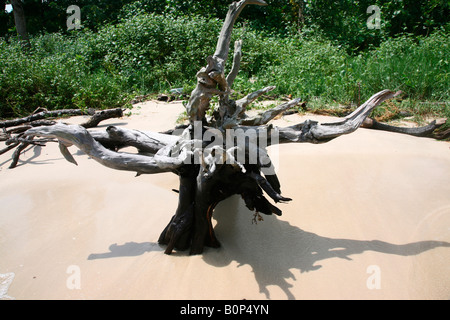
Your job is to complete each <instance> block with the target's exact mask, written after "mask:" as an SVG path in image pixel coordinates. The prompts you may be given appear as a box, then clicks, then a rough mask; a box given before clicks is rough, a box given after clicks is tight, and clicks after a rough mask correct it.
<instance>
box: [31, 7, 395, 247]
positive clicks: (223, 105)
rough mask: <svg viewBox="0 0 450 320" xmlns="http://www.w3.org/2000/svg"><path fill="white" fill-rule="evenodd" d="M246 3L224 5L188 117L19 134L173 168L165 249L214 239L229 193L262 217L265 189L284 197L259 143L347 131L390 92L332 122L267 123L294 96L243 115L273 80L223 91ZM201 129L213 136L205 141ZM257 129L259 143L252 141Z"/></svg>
mask: <svg viewBox="0 0 450 320" xmlns="http://www.w3.org/2000/svg"><path fill="white" fill-rule="evenodd" d="M247 4H257V5H266V3H265V2H264V1H262V0H241V1H239V2H234V3H232V4H231V5H230V7H229V11H228V13H227V16H226V18H225V22H224V25H223V27H222V29H221V32H220V35H219V39H218V42H217V46H216V50H215V53H214V55H212V56H210V57H208V58H207V65H206V67H203V68H201V69H200V70H199V72H198V73H197V74H196V77H197V86H196V88H195V89H194V90H193V92H192V93H191V97H190V99H189V101H188V103H187V106H186V111H187V113H188V116H189V125H186V126H183V127H181V128H178V129H177V130H170V131H166V132H164V133H154V132H143V131H138V130H130V129H124V128H119V127H115V126H109V127H108V128H107V129H106V131H88V130H86V129H85V128H83V127H82V126H77V125H64V124H61V123H57V124H54V125H51V126H43V127H38V128H31V129H29V130H28V131H26V132H25V136H26V137H28V138H27V139H32V137H34V136H44V137H49V138H54V139H57V140H58V141H59V143H60V144H59V146H60V150H61V152H62V154H63V155H64V157H65V158H66V159H67V160H68V161H69V162H72V163H74V164H76V161H75V159H74V158H73V157H72V155H71V154H70V152H69V150H68V149H67V147H68V146H70V145H75V146H76V147H78V148H79V149H80V150H82V151H83V152H85V153H86V154H88V155H89V156H90V157H91V158H92V159H94V160H95V161H97V162H99V163H101V164H102V165H104V166H107V167H110V168H112V169H117V170H127V171H135V172H137V173H138V175H139V174H155V173H160V172H173V173H175V174H177V175H178V176H179V179H180V180H179V184H180V185H179V199H178V206H177V209H176V211H175V214H174V216H173V217H172V218H171V220H170V222H169V223H168V225H167V226H166V228H165V229H164V230H163V231H162V233H161V235H160V237H159V239H158V242H159V243H160V244H162V245H166V246H167V247H166V250H165V253H166V254H171V253H172V252H173V250H187V249H190V254H200V253H202V252H203V249H204V247H205V246H209V247H219V246H220V243H219V241H218V239H217V238H216V236H215V234H214V228H213V225H212V221H211V219H212V215H213V212H214V208H215V207H216V205H217V204H218V203H219V202H221V201H223V200H224V199H226V198H228V197H230V196H232V195H235V194H238V195H240V196H241V197H242V199H243V200H244V203H245V205H246V207H247V208H249V209H250V210H252V211H255V213H254V217H253V219H254V221H255V222H256V221H258V220H259V221H261V220H262V217H261V216H260V213H262V214H266V215H272V214H275V215H281V214H282V211H281V210H280V209H279V208H277V207H276V206H274V205H273V204H272V203H271V202H270V201H269V200H268V199H267V198H266V196H268V197H269V198H270V199H271V200H272V201H274V202H275V203H283V202H289V201H290V200H291V199H290V198H288V197H285V196H282V195H281V185H280V181H279V180H278V177H277V176H276V174H275V172H272V171H270V170H267V169H268V168H271V165H272V163H271V160H270V158H269V156H268V153H267V151H266V147H267V146H270V145H273V144H277V143H324V142H328V141H330V140H332V139H334V138H336V137H338V136H341V135H344V134H349V133H351V132H354V131H355V130H357V129H358V128H359V127H360V126H361V124H362V123H363V122H364V120H365V119H366V118H367V117H368V116H369V114H370V113H371V112H372V110H373V109H374V108H375V107H376V106H377V105H379V104H380V103H382V102H383V101H385V100H386V99H389V98H392V97H394V96H395V95H396V94H395V93H394V92H392V91H389V90H383V91H381V92H378V93H376V94H374V95H373V96H372V97H371V98H369V99H368V100H367V101H366V102H365V103H364V104H363V105H361V106H360V107H359V108H357V109H356V110H355V111H354V112H352V113H351V114H350V115H348V116H346V117H344V118H342V119H340V120H339V121H336V122H332V123H319V122H318V121H310V120H307V121H305V122H303V123H299V124H296V125H293V126H289V127H286V128H278V127H273V126H271V125H268V123H269V122H270V120H272V119H273V118H274V117H276V116H277V115H279V114H281V113H283V112H285V111H286V110H288V109H290V108H292V107H294V106H296V105H298V103H300V101H301V100H300V99H292V100H290V101H288V102H286V103H283V104H281V105H279V106H277V107H275V108H272V109H270V110H267V111H265V112H262V113H261V114H259V115H257V116H254V117H247V116H246V115H245V110H246V108H247V107H248V105H250V104H251V103H252V102H254V101H255V100H256V99H257V98H258V97H261V96H262V95H263V94H265V93H267V92H269V91H271V90H273V88H274V87H271V86H269V87H266V88H263V89H261V90H258V91H256V92H253V93H251V94H249V95H247V96H245V97H243V98H241V99H238V100H233V99H231V98H230V93H231V88H232V85H233V82H234V80H235V78H236V76H237V74H238V72H239V67H240V62H241V58H242V41H237V42H235V54H234V58H233V66H232V68H231V71H230V72H229V74H228V76H227V77H225V75H224V70H225V64H226V61H227V59H228V54H229V46H230V41H231V33H232V29H233V26H234V23H235V21H236V19H237V17H238V16H239V14H240V12H241V11H242V9H243V8H244V7H245V6H246V5H247ZM213 96H218V97H219V104H218V107H217V109H216V110H215V111H214V113H213V116H212V117H211V119H207V117H206V112H207V110H208V109H209V108H210V101H211V98H212V97H213ZM272 130H274V132H275V133H276V135H275V136H274V137H273V136H272V135H271V134H269V131H270V132H272ZM238 132H239V134H242V135H243V136H244V137H243V138H244V139H243V140H242V141H243V142H241V143H239V142H237V141H238V140H239V139H240V138H242V136H238V135H237V134H236V133H238ZM230 133H232V134H230ZM249 133H253V134H254V136H255V137H256V140H255V141H252V140H251V139H250V138H249V139H246V137H245V136H246V134H249ZM199 134H200V135H201V137H199V136H198V135H199ZM206 136H208V137H210V138H211V137H215V138H214V139H217V140H214V142H215V143H211V142H212V141H210V140H208V138H207V137H206ZM230 136H231V138H230V139H231V143H230V141H228V138H229V137H230ZM262 137H263V138H265V143H266V144H265V145H264V146H261V145H259V144H258V141H260V140H259V139H260V138H262ZM25 142H26V141H25ZM125 147H135V148H136V149H137V150H138V152H139V153H138V154H130V153H125V152H119V150H120V149H122V148H125ZM240 153H241V154H240ZM240 155H242V157H240ZM252 157H253V160H252Z"/></svg>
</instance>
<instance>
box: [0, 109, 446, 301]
mask: <svg viewBox="0 0 450 320" xmlns="http://www.w3.org/2000/svg"><path fill="white" fill-rule="evenodd" d="M182 111H183V106H182V104H181V103H169V104H168V103H159V102H145V103H140V104H137V105H135V106H134V108H133V110H132V112H131V115H130V116H127V117H124V118H122V119H111V120H108V121H105V122H103V123H102V124H101V126H100V129H104V128H105V127H106V126H107V125H110V124H116V125H120V126H124V127H129V128H135V129H143V130H153V131H160V130H165V129H169V128H172V127H173V126H174V123H175V121H176V119H177V118H178V116H179V114H180V113H181V112H182ZM306 118H310V119H312V118H315V119H319V120H324V119H325V118H324V117H313V116H307V117H306ZM304 119H305V117H300V116H298V115H291V116H286V117H283V118H281V119H278V120H276V121H274V123H275V124H277V125H281V126H283V125H289V124H293V123H296V122H300V121H303V120H304ZM64 121H65V122H68V123H80V122H82V121H83V117H74V118H70V119H66V120H64ZM0 147H3V144H2V145H1V146H0ZM70 150H71V152H72V153H73V154H74V157H75V158H76V160H77V162H78V166H74V165H73V164H71V163H69V162H67V161H66V160H65V159H64V158H63V156H62V155H61V154H60V153H59V150H58V147H57V145H56V144H48V145H47V146H46V147H45V148H34V149H29V150H27V151H26V153H25V155H23V156H22V157H21V161H20V162H19V166H18V167H17V168H15V169H12V170H11V169H8V166H9V164H10V156H11V154H10V153H9V154H7V155H2V156H0V257H1V259H0V295H1V296H0V299H12V298H14V299H164V300H165V299H194V300H198V299H263V300H264V299H274V300H275V299H282V300H284V299H449V298H450V276H449V274H450V144H449V143H447V142H439V141H435V140H432V139H427V138H416V137H411V136H407V135H401V134H394V133H388V132H382V131H375V130H369V129H358V130H357V131H356V132H355V133H352V134H350V135H346V136H342V137H339V138H337V139H335V140H333V141H331V142H329V143H326V144H322V145H312V144H286V145H281V146H277V147H270V152H271V154H272V155H273V158H274V161H275V162H276V163H277V172H278V176H279V179H280V181H281V184H282V193H283V195H285V196H287V197H290V198H293V201H292V202H290V203H288V204H281V205H279V207H280V208H281V209H282V210H283V215H282V216H281V217H276V216H264V217H263V218H264V221H260V222H258V223H257V224H252V218H253V213H252V212H250V211H249V210H248V209H246V208H245V206H244V205H243V201H242V200H241V199H240V198H239V197H237V196H236V197H232V198H229V199H227V200H226V201H223V202H222V203H220V204H219V206H218V207H217V209H216V211H215V213H214V219H213V222H214V224H215V230H216V235H217V237H218V238H219V240H220V241H221V244H222V247H221V248H220V249H212V248H206V249H205V252H204V253H203V254H202V255H198V256H188V255H187V252H174V254H172V255H170V256H168V255H165V254H164V249H165V248H164V247H162V246H160V245H158V243H157V240H158V237H159V234H160V232H161V231H162V229H163V228H164V227H165V226H166V224H167V223H168V221H169V220H170V218H171V216H172V215H173V214H174V212H175V209H176V206H177V199H178V198H177V194H176V193H174V192H173V191H171V189H172V188H177V187H178V179H177V176H175V175H173V174H170V173H167V174H158V175H142V176H140V177H135V176H134V174H133V173H131V172H122V171H115V170H111V169H108V168H105V167H103V166H101V165H99V164H98V163H96V162H95V161H93V160H91V159H89V158H88V157H87V156H86V155H84V154H83V153H81V152H79V151H77V149H75V148H74V147H71V148H70Z"/></svg>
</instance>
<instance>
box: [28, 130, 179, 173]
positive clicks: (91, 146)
mask: <svg viewBox="0 0 450 320" xmlns="http://www.w3.org/2000/svg"><path fill="white" fill-rule="evenodd" d="M25 134H26V135H27V136H29V137H32V136H44V137H50V138H56V139H58V140H59V141H61V142H62V143H63V144H64V145H65V146H67V145H72V144H73V145H75V146H76V147H78V148H79V149H80V150H81V151H83V152H84V153H86V154H87V155H89V156H90V157H91V158H92V159H94V160H95V161H97V162H99V163H101V164H102V165H104V166H106V167H109V168H112V169H116V170H125V171H135V172H137V173H138V174H153V173H160V172H171V171H175V170H176V169H178V168H179V167H180V166H182V164H183V159H182V156H183V155H181V156H180V157H178V158H172V157H166V156H161V155H158V154H157V155H155V156H154V157H149V156H143V155H138V154H129V153H121V152H114V151H111V150H109V149H107V148H105V147H103V146H102V145H101V144H100V143H99V142H97V141H96V140H95V139H94V138H93V137H92V136H91V135H90V134H89V132H88V131H87V130H86V129H85V128H83V127H81V126H78V125H65V124H62V123H58V124H55V125H53V126H46V127H38V128H32V129H30V130H28V131H27V132H26V133H25ZM65 157H66V155H65ZM66 158H67V157H66Z"/></svg>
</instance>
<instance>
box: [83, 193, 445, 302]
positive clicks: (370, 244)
mask: <svg viewBox="0 0 450 320" xmlns="http://www.w3.org/2000/svg"><path fill="white" fill-rule="evenodd" d="M222 203H223V205H222V204H220V205H219V206H218V207H217V208H216V211H215V212H214V215H215V219H216V221H217V224H216V226H215V232H216V235H217V237H218V239H219V241H221V244H222V247H221V248H219V249H212V248H206V249H205V252H204V253H203V260H204V261H205V262H206V263H208V264H210V265H212V266H215V267H224V266H227V265H229V264H230V263H231V262H232V261H236V262H237V263H238V264H239V266H242V265H249V266H251V268H252V271H253V274H254V276H255V280H256V281H257V283H258V285H259V288H260V292H262V293H264V294H265V295H266V297H267V298H270V294H269V291H268V289H267V287H268V286H271V285H275V286H278V287H279V288H280V289H282V290H283V291H284V293H285V294H286V296H287V298H288V299H295V297H294V296H293V294H292V292H291V291H290V289H289V288H290V287H292V285H291V284H289V283H288V282H287V280H288V279H293V280H295V276H294V274H293V273H292V272H291V271H290V270H299V271H300V272H308V271H314V270H318V269H320V268H321V265H318V264H317V262H319V261H321V260H325V259H330V258H341V259H346V260H352V259H351V258H350V256H351V255H356V254H362V253H364V252H366V251H373V252H380V253H384V254H392V255H398V256H413V255H418V254H420V253H422V252H425V251H428V250H432V249H434V248H438V247H448V248H450V243H448V242H443V241H419V242H413V243H407V244H392V243H388V242H384V241H380V240H370V241H364V240H351V239H334V238H328V237H322V236H320V235H317V234H315V233H312V232H306V231H304V230H302V229H300V228H298V227H296V226H292V225H290V224H289V223H288V222H286V221H282V220H279V219H277V218H276V217H275V216H273V217H272V216H270V217H267V218H266V216H265V217H264V218H265V219H264V222H261V223H259V224H258V226H257V228H255V226H254V225H252V224H251V222H250V221H251V212H249V211H248V210H247V209H246V208H243V206H242V204H241V203H240V199H239V198H238V197H232V198H230V199H227V200H226V201H224V202H222ZM243 211H247V212H243ZM291 244H292V245H291ZM299 244H301V245H299ZM293 248H295V250H294V249H293ZM109 250H110V251H109V252H106V253H99V254H91V255H89V257H88V259H89V260H94V259H105V258H114V257H127V256H137V255H142V254H144V253H146V252H150V251H160V252H161V254H162V253H163V251H164V247H163V246H160V245H159V244H157V243H151V242H144V243H135V242H128V243H125V244H123V245H117V244H113V245H111V246H110V247H109ZM255 252H256V253H255ZM187 254H188V253H187V252H174V255H175V256H180V255H181V256H185V255H187Z"/></svg>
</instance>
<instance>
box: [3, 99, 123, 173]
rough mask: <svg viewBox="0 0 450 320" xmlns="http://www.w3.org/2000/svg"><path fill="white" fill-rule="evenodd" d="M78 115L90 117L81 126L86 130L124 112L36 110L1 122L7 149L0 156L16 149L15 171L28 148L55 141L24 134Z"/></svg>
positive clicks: (12, 164) (118, 116) (14, 155)
mask: <svg viewBox="0 0 450 320" xmlns="http://www.w3.org/2000/svg"><path fill="white" fill-rule="evenodd" d="M78 115H90V117H89V119H88V120H87V121H86V122H85V123H83V124H81V126H82V127H84V128H94V127H96V126H97V125H98V124H99V123H100V122H101V121H103V120H106V119H111V118H120V117H122V116H123V110H122V109H121V108H116V109H108V110H101V111H95V110H92V109H88V110H87V111H83V110H81V109H65V110H52V111H48V110H36V111H35V112H34V113H33V114H31V115H29V116H27V117H24V118H19V119H12V120H5V121H0V128H2V129H3V132H0V141H5V144H6V147H5V148H3V149H2V150H0V154H4V153H6V152H8V151H10V150H12V149H15V150H14V153H13V155H12V162H11V164H10V166H9V168H10V169H13V168H15V167H16V166H17V163H18V162H19V157H20V154H21V153H22V151H23V150H25V149H26V148H27V147H28V146H30V145H35V146H36V145H38V146H45V143H46V142H49V141H54V140H53V139H44V140H35V139H34V138H33V137H31V136H29V137H25V135H24V133H25V132H26V131H27V130H28V129H31V128H33V127H40V126H51V125H54V124H56V121H54V120H50V118H56V117H61V116H78ZM7 128H9V129H7Z"/></svg>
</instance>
